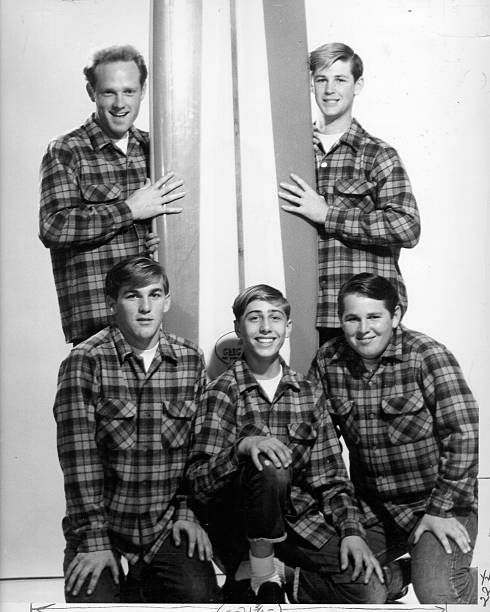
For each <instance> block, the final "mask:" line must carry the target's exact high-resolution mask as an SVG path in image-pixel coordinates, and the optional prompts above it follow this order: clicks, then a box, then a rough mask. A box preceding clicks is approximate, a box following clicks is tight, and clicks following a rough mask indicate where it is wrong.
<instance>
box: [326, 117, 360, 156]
mask: <svg viewBox="0 0 490 612" xmlns="http://www.w3.org/2000/svg"><path fill="white" fill-rule="evenodd" d="M365 137H366V130H365V129H364V128H363V127H362V126H361V124H360V123H359V122H358V121H357V120H356V119H354V118H352V121H351V123H350V125H349V127H348V128H347V130H346V131H345V132H344V133H343V134H342V136H341V137H340V138H339V141H338V143H337V144H340V143H342V144H346V145H349V147H352V149H354V151H356V152H357V151H358V150H359V149H360V148H361V144H362V142H363V140H364V138H365ZM315 151H316V153H317V155H320V156H321V157H323V156H324V155H325V151H324V149H323V145H322V143H321V142H320V143H319V144H315Z"/></svg>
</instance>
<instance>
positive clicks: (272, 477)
mask: <svg viewBox="0 0 490 612" xmlns="http://www.w3.org/2000/svg"><path fill="white" fill-rule="evenodd" d="M265 461H266V460H265V459H262V458H261V463H262V471H261V472H259V474H260V475H261V478H262V479H263V480H264V482H265V483H266V484H267V485H269V486H272V487H277V488H280V489H283V488H285V487H287V486H289V483H290V480H291V473H290V470H289V468H285V467H279V468H278V467H276V466H275V465H274V464H272V463H270V462H269V461H267V462H265Z"/></svg>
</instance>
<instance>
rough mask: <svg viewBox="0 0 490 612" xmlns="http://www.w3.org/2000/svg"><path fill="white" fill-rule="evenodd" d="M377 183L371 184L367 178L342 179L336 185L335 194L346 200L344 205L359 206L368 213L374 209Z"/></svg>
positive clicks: (348, 206)
mask: <svg viewBox="0 0 490 612" xmlns="http://www.w3.org/2000/svg"><path fill="white" fill-rule="evenodd" d="M375 193H376V183H371V182H370V181H367V180H366V179H365V178H342V179H340V180H338V181H336V183H335V187H334V194H335V195H338V196H341V197H343V198H344V200H345V201H344V205H345V206H346V207H347V208H350V206H359V205H360V204H361V200H363V201H362V207H363V209H364V208H365V209H366V210H367V211H369V210H371V209H374V195H375Z"/></svg>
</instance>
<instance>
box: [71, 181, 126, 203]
mask: <svg viewBox="0 0 490 612" xmlns="http://www.w3.org/2000/svg"><path fill="white" fill-rule="evenodd" d="M80 191H81V192H82V197H83V199H84V200H85V201H86V202H90V203H92V204H97V203H100V204H104V203H105V202H112V201H115V200H120V199H121V198H122V196H121V187H120V185H118V184H117V183H98V184H82V185H80Z"/></svg>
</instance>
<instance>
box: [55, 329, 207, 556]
mask: <svg viewBox="0 0 490 612" xmlns="http://www.w3.org/2000/svg"><path fill="white" fill-rule="evenodd" d="M205 383H206V374H205V369H204V359H203V355H202V353H201V351H200V350H199V349H198V348H197V347H196V346H195V345H194V344H192V343H191V342H189V341H188V340H185V339H183V338H178V337H177V336H174V335H172V334H166V333H164V332H162V333H161V335H160V341H159V348H158V350H157V352H156V354H155V357H154V359H153V361H152V363H151V366H150V368H149V370H148V372H147V373H146V374H145V370H144V367H143V362H142V360H141V359H140V358H138V357H137V356H136V355H135V354H134V353H133V351H132V349H131V347H130V346H129V345H128V344H127V342H126V340H125V339H124V337H123V335H122V334H121V332H120V330H119V329H118V328H116V327H108V328H106V329H104V330H102V331H100V332H99V333H98V334H95V335H94V336H92V337H91V338H89V339H88V340H86V341H85V342H83V343H81V344H79V345H78V346H77V347H75V348H74V349H73V350H72V351H71V353H70V355H69V356H68V357H67V358H66V359H65V361H64V362H63V363H62V364H61V367H60V371H59V377H58V391H57V395H56V400H55V404H54V415H55V418H56V422H57V431H58V455H59V459H60V463H61V467H62V470H63V474H64V480H65V495H66V504H67V516H66V517H65V519H64V522H63V525H64V531H65V537H66V538H67V540H70V539H72V540H75V541H76V543H77V544H78V550H79V551H80V552H92V551H97V550H107V549H109V548H111V547H115V548H116V549H117V550H119V551H120V552H121V553H124V554H125V556H126V557H127V558H128V559H129V561H130V562H131V563H134V562H136V560H137V559H138V558H143V559H144V560H145V561H147V562H149V561H150V560H151V559H152V558H153V556H154V554H155V553H156V552H157V551H158V549H159V547H160V545H161V543H162V542H163V540H164V539H165V538H166V537H167V535H168V532H169V530H170V529H171V526H172V523H173V522H174V521H176V520H178V519H187V520H194V514H193V512H192V511H191V510H190V508H189V507H188V505H187V496H186V494H185V493H184V491H183V488H182V485H183V475H184V467H185V462H186V460H187V457H188V451H189V441H190V433H191V423H192V419H193V417H194V414H195V412H196V409H197V404H198V401H199V398H200V396H201V393H202V390H203V388H204V386H205Z"/></svg>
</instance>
